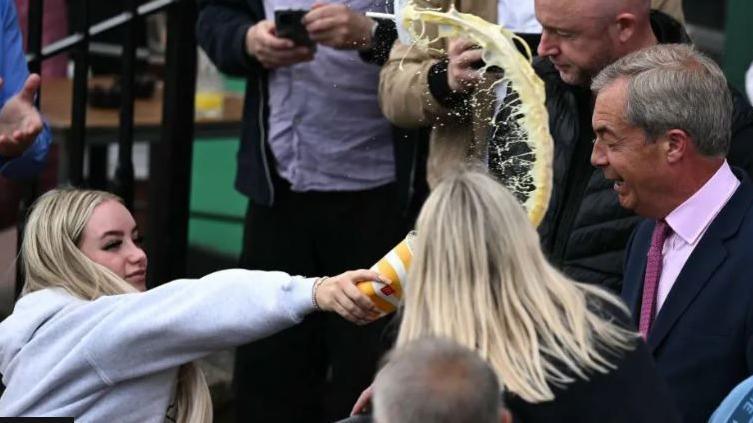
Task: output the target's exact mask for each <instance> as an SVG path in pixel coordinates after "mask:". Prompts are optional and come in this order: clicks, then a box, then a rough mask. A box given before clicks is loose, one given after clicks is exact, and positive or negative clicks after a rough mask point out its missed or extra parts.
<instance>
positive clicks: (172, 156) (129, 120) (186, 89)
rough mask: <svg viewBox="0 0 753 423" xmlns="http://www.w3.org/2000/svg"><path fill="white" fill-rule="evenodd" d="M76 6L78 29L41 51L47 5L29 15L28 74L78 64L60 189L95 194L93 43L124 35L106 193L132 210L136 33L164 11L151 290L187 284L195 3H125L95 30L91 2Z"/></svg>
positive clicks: (153, 150) (153, 157)
mask: <svg viewBox="0 0 753 423" xmlns="http://www.w3.org/2000/svg"><path fill="white" fill-rule="evenodd" d="M73 1H75V2H76V3H75V4H74V7H72V9H71V10H75V11H76V14H77V15H78V16H77V17H78V18H79V20H78V22H79V25H78V27H77V28H72V29H73V33H72V35H70V36H68V37H65V38H63V39H61V40H58V41H56V42H54V43H51V44H49V45H46V46H42V31H43V25H42V16H43V14H44V0H30V4H29V15H28V18H29V22H28V44H27V45H28V54H27V61H28V65H29V69H30V71H31V72H36V73H39V72H40V70H41V65H42V62H43V61H44V60H47V59H49V58H51V57H54V56H57V55H59V54H63V53H69V54H70V55H71V59H72V61H73V95H72V100H71V110H72V113H71V123H70V125H71V126H70V136H69V137H66V139H67V142H66V143H65V144H64V145H61V148H62V149H63V150H64V151H63V154H64V155H65V156H66V157H67V158H68V160H67V163H66V166H67V169H66V172H65V174H66V175H68V176H67V178H68V180H66V181H59V183H62V184H70V185H72V186H76V187H89V186H91V182H92V181H91V180H87V179H85V175H84V157H85V150H86V149H87V147H90V146H89V145H88V144H87V140H86V136H87V131H86V110H87V92H88V81H87V79H88V74H89V57H90V54H91V53H90V46H91V44H92V43H91V38H92V37H93V36H96V35H99V34H102V33H104V32H106V31H110V30H113V29H116V28H124V29H125V30H124V31H123V32H124V36H123V40H122V50H121V51H122V67H121V71H120V80H121V84H122V90H121V91H122V97H121V104H120V113H119V127H118V140H117V141H118V158H117V165H116V170H115V176H114V179H113V181H112V182H111V183H110V184H109V185H108V190H110V191H112V192H114V193H116V194H118V195H119V196H121V197H122V198H123V199H124V201H125V203H126V206H127V207H128V208H129V209H131V210H133V205H134V184H135V181H134V167H133V157H132V156H133V141H134V139H133V138H134V91H135V90H134V75H135V72H136V53H137V36H138V34H137V29H136V25H137V24H138V22H139V20H141V19H144V17H146V16H147V15H150V14H153V13H156V12H161V11H164V12H165V13H166V15H167V46H166V53H165V72H164V90H163V105H162V126H161V130H160V139H159V142H156V143H152V144H151V147H150V160H149V162H150V168H149V183H148V185H149V195H148V204H149V211H148V227H149V228H152V234H153V235H152V236H150V237H148V238H147V241H148V242H147V251H148V253H149V256H150V260H149V276H148V279H149V280H148V283H149V285H150V286H154V285H158V284H160V283H163V282H166V281H169V280H172V279H175V278H177V277H180V276H183V275H184V273H185V268H186V252H187V244H188V213H189V210H188V208H189V192H190V171H191V158H192V157H191V156H192V143H193V131H194V127H193V121H194V91H195V81H196V39H195V35H194V27H195V23H196V14H197V9H196V1H195V0H153V1H150V2H147V3H145V4H141V5H139V4H138V2H137V0H126V1H125V2H124V3H125V10H124V11H122V12H121V13H119V14H117V15H115V16H113V17H111V18H109V19H106V20H104V21H102V22H96V23H94V24H91V22H90V15H89V4H90V1H91V0H73ZM42 95H55V94H54V93H47V94H45V93H44V85H43V86H42V88H41V90H40V93H39V96H38V98H37V105H38V106H39V98H41V96H42ZM93 157H97V160H101V159H104V158H103V157H102V155H101V154H99V155H94V156H93ZM90 173H91V170H90ZM35 191H36V189H32V194H31V195H29V197H30V198H27V199H26V201H23V202H22V206H21V216H25V215H26V207H27V206H28V204H29V203H30V200H31V199H33V196H34V195H33V192H35ZM21 225H23V222H21ZM157 228H159V231H158V230H157ZM21 233H22V232H19V235H20V234H21ZM19 240H20V236H19ZM19 242H20V241H19ZM19 267H20V266H19ZM16 288H17V292H18V291H19V290H20V288H21V279H20V278H19V279H18V280H17V287H16Z"/></svg>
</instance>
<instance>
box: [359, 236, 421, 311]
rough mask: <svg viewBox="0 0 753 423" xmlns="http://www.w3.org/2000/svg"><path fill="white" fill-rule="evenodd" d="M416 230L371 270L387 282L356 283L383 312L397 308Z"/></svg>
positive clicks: (411, 256)
mask: <svg viewBox="0 0 753 423" xmlns="http://www.w3.org/2000/svg"><path fill="white" fill-rule="evenodd" d="M415 237H416V232H415V231H412V232H410V233H409V234H408V235H407V236H406V237H405V239H404V240H403V241H402V242H400V243H399V244H397V246H396V247H395V248H393V249H392V250H391V251H390V252H389V253H387V255H386V256H384V257H382V259H381V260H379V261H378V262H377V263H376V264H375V265H374V266H372V267H371V270H374V271H376V272H378V273H379V274H380V275H382V277H383V278H385V279H387V280H388V281H389V282H388V283H383V282H380V281H368V282H361V283H359V284H358V289H360V290H361V292H363V293H364V294H366V295H367V296H368V297H369V298H370V299H371V301H372V302H373V303H374V305H376V306H377V307H378V308H379V309H380V310H382V312H384V314H389V313H392V312H394V311H395V310H397V306H398V305H399V304H400V300H401V299H402V298H403V286H405V282H406V280H407V275H408V268H409V267H410V263H411V260H412V258H413V239H414V238H415Z"/></svg>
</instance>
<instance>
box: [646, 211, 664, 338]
mask: <svg viewBox="0 0 753 423" xmlns="http://www.w3.org/2000/svg"><path fill="white" fill-rule="evenodd" d="M671 232H672V228H670V227H669V225H667V222H665V221H664V220H658V221H657V222H656V226H655V227H654V233H653V234H651V247H649V249H648V259H647V260H646V276H645V277H644V279H643V301H641V319H640V321H639V323H638V330H639V331H640V332H641V336H643V339H646V338H648V331H649V330H650V329H651V324H652V323H653V321H654V315H655V314H656V290H657V288H658V287H659V278H660V277H661V268H662V259H663V257H662V248H663V247H664V240H665V239H667V236H668V235H669V234H670V233H671Z"/></svg>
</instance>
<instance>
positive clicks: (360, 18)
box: [303, 2, 374, 50]
mask: <svg viewBox="0 0 753 423" xmlns="http://www.w3.org/2000/svg"><path fill="white" fill-rule="evenodd" d="M303 24H304V25H305V26H306V30H307V31H308V32H309V37H310V38H311V40H313V41H315V42H317V43H319V44H322V45H325V46H328V47H332V48H336V49H341V50H346V49H363V48H367V47H369V46H370V45H371V29H372V28H373V26H374V20H372V19H371V18H369V17H368V16H366V15H364V14H363V13H359V12H356V11H353V10H351V9H350V8H349V7H348V6H346V5H344V4H327V3H318V2H317V3H314V5H313V6H312V8H311V11H310V12H309V13H307V14H306V16H304V17H303Z"/></svg>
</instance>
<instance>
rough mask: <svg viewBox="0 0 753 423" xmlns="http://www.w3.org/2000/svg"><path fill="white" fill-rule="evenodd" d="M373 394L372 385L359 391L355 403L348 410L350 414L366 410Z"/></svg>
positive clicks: (353, 414)
mask: <svg viewBox="0 0 753 423" xmlns="http://www.w3.org/2000/svg"><path fill="white" fill-rule="evenodd" d="M373 396H374V385H369V387H368V388H366V389H364V390H363V392H361V395H359V396H358V399H357V400H356V403H355V404H354V405H353V409H352V410H350V415H351V416H355V415H356V414H361V413H363V412H365V411H366V409H367V408H368V407H370V406H371V398H372V397H373Z"/></svg>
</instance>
